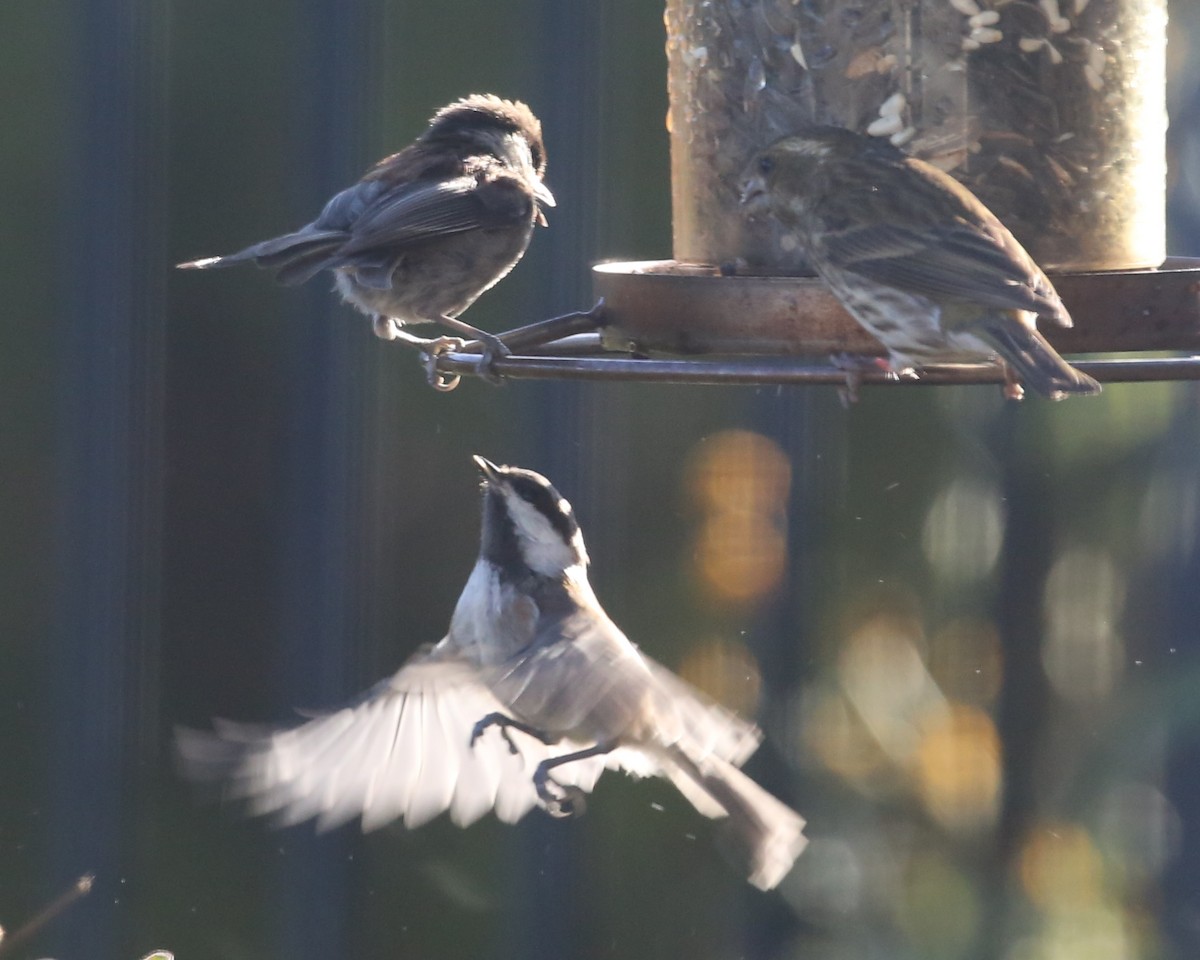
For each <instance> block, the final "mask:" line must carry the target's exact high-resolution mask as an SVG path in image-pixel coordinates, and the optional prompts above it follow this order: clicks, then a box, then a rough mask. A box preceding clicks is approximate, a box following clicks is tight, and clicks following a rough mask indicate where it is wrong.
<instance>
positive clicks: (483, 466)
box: [471, 454, 500, 480]
mask: <svg viewBox="0 0 1200 960" xmlns="http://www.w3.org/2000/svg"><path fill="white" fill-rule="evenodd" d="M471 459H472V460H474V461H475V466H477V467H478V468H479V472H480V473H481V474H482V475H483V479H484V480H495V479H496V477H497V476H498V475H499V473H500V468H499V467H498V466H496V465H495V464H494V463H492V461H491V460H488V459H487V458H486V457H481V456H479V455H478V454H477V455H475V456H473V457H472V458H471Z"/></svg>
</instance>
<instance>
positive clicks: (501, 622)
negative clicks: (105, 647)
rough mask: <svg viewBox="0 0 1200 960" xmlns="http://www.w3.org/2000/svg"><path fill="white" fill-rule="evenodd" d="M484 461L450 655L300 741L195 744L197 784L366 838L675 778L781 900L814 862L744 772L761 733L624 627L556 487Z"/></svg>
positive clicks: (417, 663) (304, 731) (333, 716)
mask: <svg viewBox="0 0 1200 960" xmlns="http://www.w3.org/2000/svg"><path fill="white" fill-rule="evenodd" d="M475 462H476V465H477V466H478V467H479V471H480V473H481V475H482V477H483V530H482V536H481V540H480V548H479V557H478V559H477V560H476V562H475V567H474V569H473V570H472V571H471V575H470V577H469V578H468V579H467V583H466V586H464V587H463V591H462V594H461V595H460V596H459V599H458V603H457V605H456V606H455V608H454V615H453V616H452V617H451V619H450V629H449V631H448V632H447V634H446V636H445V637H444V638H443V639H442V640H441V642H439V643H438V644H436V645H435V646H429V647H426V648H424V649H422V650H420V651H418V652H417V653H416V654H414V655H413V656H412V657H411V658H410V659H409V660H408V662H407V663H406V664H405V665H404V666H402V667H401V668H400V670H399V671H398V672H397V673H396V674H395V675H394V676H392V677H389V678H387V679H385V680H382V681H380V682H379V683H377V684H376V685H375V686H374V687H372V688H371V689H370V690H368V691H367V692H366V693H365V694H363V695H362V696H361V697H360V698H358V699H357V700H356V701H355V702H353V703H351V704H350V705H349V706H347V707H344V708H343V709H341V710H337V711H334V712H332V713H329V714H325V715H323V716H319V717H317V718H315V719H312V720H310V721H309V722H307V723H305V724H302V725H300V726H298V727H294V728H292V729H289V730H279V731H274V732H271V731H264V730H261V729H254V728H247V727H242V726H238V725H236V724H228V723H226V724H222V725H220V726H218V729H217V735H215V736H214V735H212V734H205V733H199V732H196V731H190V730H183V731H180V732H179V739H178V747H179V755H180V758H181V760H182V762H183V769H184V772H185V773H186V774H187V775H189V776H190V777H192V778H194V779H198V780H210V781H214V780H215V781H217V782H222V783H225V784H226V785H227V786H228V789H229V790H230V791H231V792H232V794H233V795H234V796H235V797H240V798H242V799H244V800H246V801H247V802H248V803H249V805H250V808H251V810H253V811H254V812H257V813H276V814H278V815H279V816H280V817H281V818H282V819H283V820H284V822H287V823H294V822H297V821H300V820H305V819H307V818H309V817H317V818H319V819H318V823H319V825H320V826H321V827H331V826H335V825H337V824H340V823H342V822H344V821H346V820H349V819H351V818H353V817H356V816H361V817H362V824H363V828H364V829H370V828H373V827H379V826H382V825H383V824H385V823H389V822H391V821H393V820H396V819H403V821H404V823H405V825H406V826H408V827H417V826H420V825H421V824H423V823H425V822H426V821H427V820H430V819H432V818H433V817H435V816H437V815H438V814H440V813H442V812H443V811H447V810H448V811H449V812H450V819H451V820H453V821H454V822H455V823H456V824H458V825H459V826H466V825H467V824H469V823H473V822H474V821H475V820H477V819H479V818H480V817H482V816H483V815H484V814H485V813H487V812H488V811H490V810H495V812H496V816H497V817H499V818H500V819H501V820H503V821H505V822H508V823H512V822H515V821H516V820H518V819H520V818H521V817H522V816H524V815H525V814H526V813H527V812H528V811H529V810H530V809H531V808H532V807H533V806H534V805H535V804H540V805H541V806H542V807H543V808H544V809H545V810H547V811H548V812H549V813H551V814H552V815H555V816H568V815H571V814H575V813H579V812H581V811H582V807H583V800H584V793H585V792H586V791H590V790H591V789H592V786H593V785H594V784H595V782H596V779H597V777H599V776H600V774H601V772H602V771H603V770H604V768H605V767H610V768H613V769H622V770H625V771H626V772H628V773H631V774H634V775H637V776H661V777H666V778H667V779H669V780H670V781H671V782H672V783H673V784H674V785H675V786H676V787H677V788H678V789H679V791H680V792H681V793H682V794H683V796H684V797H685V798H686V799H687V800H688V801H689V802H690V803H691V804H692V806H694V807H695V808H696V810H697V811H699V812H700V813H701V814H703V815H704V816H706V817H713V818H719V819H720V820H721V821H722V831H721V836H722V838H723V839H724V840H725V841H726V843H725V844H724V852H725V853H726V854H728V855H729V856H730V857H731V858H732V859H733V860H734V861H735V863H736V864H737V866H738V867H739V868H740V869H742V870H744V871H745V872H746V876H747V877H748V879H749V881H750V882H751V883H752V884H754V885H755V886H756V887H759V888H760V889H763V890H768V889H770V888H772V887H774V886H776V885H777V884H778V883H779V882H780V880H782V879H783V877H784V876H785V875H786V874H787V872H788V871H789V870H791V868H792V863H793V862H794V861H795V859H796V857H797V856H799V854H800V851H801V850H803V849H804V845H805V842H806V841H805V837H804V832H803V828H804V820H803V818H801V817H800V816H799V814H797V813H796V812H795V811H794V810H792V809H790V808H789V807H788V806H786V805H785V804H783V803H782V802H781V801H779V800H777V799H776V798H775V797H774V796H772V795H771V794H770V793H768V792H767V791H766V790H764V789H763V788H762V787H760V786H759V785H758V784H757V783H755V782H754V781H753V780H752V779H750V777H748V776H747V775H746V774H744V773H743V772H742V771H741V770H740V769H739V768H740V767H741V765H742V764H743V763H745V762H746V760H747V758H749V756H750V755H751V754H752V753H754V751H755V749H756V748H757V747H758V744H759V741H760V740H761V734H760V732H759V730H758V728H757V727H755V726H754V725H753V724H751V723H747V722H746V721H745V720H742V719H740V718H739V717H737V716H735V715H734V714H732V713H730V712H729V711H728V710H725V709H724V708H723V707H721V706H719V705H718V704H716V703H714V702H712V701H711V700H709V699H708V698H707V697H705V696H704V694H702V693H700V692H699V691H698V690H696V689H694V688H693V687H692V686H690V685H689V684H688V683H686V682H685V681H684V680H682V679H681V678H680V677H678V676H676V675H675V674H674V673H672V672H671V671H670V670H668V669H667V668H666V667H664V666H662V665H661V664H658V663H656V662H655V661H654V660H652V659H651V658H650V657H648V656H646V655H645V654H644V653H642V652H641V651H640V650H639V649H638V648H637V647H636V646H634V644H633V643H631V642H630V641H629V639H628V638H627V637H626V636H625V634H624V633H622V632H621V630H620V628H619V627H617V625H616V624H615V623H613V621H612V620H611V619H609V616H608V614H607V613H606V612H605V611H604V608H603V607H602V606H601V605H600V601H599V600H597V599H596V595H595V593H593V592H592V588H591V585H590V584H589V582H588V575H587V566H588V556H587V550H586V549H585V547H584V544H583V533H582V531H581V530H580V528H579V523H578V521H577V520H576V519H575V514H574V512H573V511H572V509H571V505H570V504H569V503H568V502H567V501H566V500H565V499H563V497H562V495H561V494H559V492H558V491H557V490H556V489H555V488H554V486H553V485H552V484H551V483H550V481H549V480H547V479H546V478H545V477H543V476H542V475H541V474H538V473H534V472H533V471H532V470H523V469H521V468H520V467H501V466H497V465H496V464H494V463H491V462H490V461H488V460H485V459H483V458H482V457H476V458H475ZM493 727H496V728H497V729H496V730H495V731H493V730H492V729H491V728H493Z"/></svg>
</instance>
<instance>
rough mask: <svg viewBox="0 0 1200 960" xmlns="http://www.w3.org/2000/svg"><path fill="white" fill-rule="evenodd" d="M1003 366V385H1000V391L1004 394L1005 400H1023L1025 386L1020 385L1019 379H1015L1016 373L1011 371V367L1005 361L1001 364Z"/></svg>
mask: <svg viewBox="0 0 1200 960" xmlns="http://www.w3.org/2000/svg"><path fill="white" fill-rule="evenodd" d="M1002 366H1003V368H1004V386H1003V387H1001V392H1002V393H1003V394H1004V399H1005V400H1024V399H1025V388H1024V387H1023V386H1021V381H1020V380H1018V379H1017V375H1016V374H1015V373H1014V372H1013V368H1012V367H1010V366H1009V365H1008V364H1007V363H1005V364H1002Z"/></svg>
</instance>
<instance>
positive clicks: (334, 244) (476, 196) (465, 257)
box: [179, 94, 554, 356]
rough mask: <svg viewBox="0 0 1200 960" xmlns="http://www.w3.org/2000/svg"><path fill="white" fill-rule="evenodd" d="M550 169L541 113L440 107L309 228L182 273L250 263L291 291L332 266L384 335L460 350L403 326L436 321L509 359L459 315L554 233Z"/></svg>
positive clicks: (341, 286)
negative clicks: (539, 230)
mask: <svg viewBox="0 0 1200 960" xmlns="http://www.w3.org/2000/svg"><path fill="white" fill-rule="evenodd" d="M545 172H546V147H545V144H544V143H543V142H542V125H541V123H539V122H538V119H537V117H535V116H534V115H533V113H532V111H530V109H529V107H527V106H526V105H525V104H523V103H520V102H518V101H513V100H501V99H500V98H499V97H495V96H492V95H490V94H474V95H472V96H469V97H466V98H465V99H463V100H459V101H457V102H455V103H452V104H450V105H449V106H446V107H443V108H442V109H441V110H439V111H438V112H437V113H436V114H434V116H433V119H432V120H430V121H429V127H428V129H426V131H425V132H424V133H422V134H421V135H420V136H419V137H418V138H417V139H416V141H415V142H414V143H413V144H411V145H410V146H408V147H405V148H404V149H403V150H401V151H400V152H399V153H396V154H393V155H392V156H390V157H385V158H384V159H383V160H380V161H379V162H378V163H377V164H375V166H374V167H372V168H371V169H370V170H368V171H367V173H366V174H365V175H364V176H363V178H362V179H361V180H359V181H358V183H356V184H354V186H352V187H348V188H347V189H345V190H343V191H342V192H341V193H339V194H337V195H336V196H335V197H334V198H333V199H331V200H330V201H329V202H328V203H327V204H326V205H325V209H324V210H322V211H321V214H320V216H318V217H317V219H316V220H314V221H313V222H312V223H310V224H308V225H307V226H304V227H301V228H300V229H299V230H297V231H295V232H294V233H288V234H284V235H283V236H281V237H275V238H274V239H272V240H264V241H263V242H262V243H256V244H255V245H254V246H252V247H247V248H246V249H245V250H240V251H238V252H237V253H232V254H229V255H228V256H224V257H206V258H204V259H202V260H193V261H190V262H188V263H181V264H179V266H180V268H182V269H185V270H207V269H209V268H211V267H227V266H231V265H232V264H236V263H243V262H245V261H248V260H250V261H253V262H254V263H256V264H258V265H259V266H260V267H265V268H267V269H269V270H274V271H275V279H276V280H278V281H279V282H280V283H283V284H286V285H288V286H292V285H294V284H300V283H303V282H304V281H306V280H309V279H311V278H312V277H313V276H315V275H316V274H317V273H319V272H320V271H322V270H325V269H330V270H333V272H334V277H335V283H336V285H337V289H338V291H339V292H340V293H341V295H342V297H343V299H345V300H346V301H348V302H349V303H351V304H353V305H354V306H355V307H357V308H358V309H359V310H361V311H362V312H363V313H365V314H367V315H368V316H369V317H371V320H372V323H373V325H374V329H375V334H376V335H377V336H379V337H381V338H382V339H384V340H395V339H399V340H403V341H405V342H407V343H410V344H412V345H414V346H417V347H419V348H421V349H423V350H427V351H432V352H434V353H437V352H441V351H444V350H447V349H451V348H453V347H457V346H459V343H458V341H456V340H454V339H452V338H447V337H442V338H438V339H432V340H431V339H425V338H422V337H417V336H414V335H413V334H411V333H409V332H407V331H406V330H404V329H403V328H404V327H405V326H407V325H409V324H414V323H425V322H436V323H440V324H442V325H443V326H445V327H449V328H450V329H451V330H453V331H455V332H456V333H459V334H462V335H464V336H466V337H470V338H472V339H476V340H480V341H483V342H484V343H485V344H486V346H487V353H488V356H503V355H505V354H506V353H507V352H508V351H507V349H506V348H505V347H504V345H503V343H502V342H501V341H500V340H499V339H498V338H497V337H495V336H493V335H492V334H490V333H485V332H484V331H482V330H479V329H477V328H475V327H473V326H471V325H470V324H468V323H464V322H463V321H462V320H459V319H458V315H459V314H460V313H462V312H463V311H464V310H466V309H467V307H469V306H470V305H471V304H472V303H474V302H475V299H476V298H477V297H478V296H479V295H480V294H481V293H483V291H485V290H487V289H488V288H489V287H491V286H492V285H493V284H494V283H496V282H497V281H499V280H501V279H502V278H503V277H504V276H505V275H506V274H507V273H508V271H509V270H511V269H512V268H513V266H515V265H516V263H517V261H518V260H520V259H521V257H522V255H523V254H524V253H525V248H526V247H528V246H529V240H530V237H531V236H532V235H533V227H534V224H541V225H543V226H545V224H546V218H545V216H544V215H543V214H542V209H541V208H542V207H552V206H554V196H553V195H552V194H551V193H550V191H549V189H547V187H546V185H545V184H544V183H543V182H542V177H543V175H544V174H545Z"/></svg>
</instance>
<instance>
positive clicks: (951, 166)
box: [437, 0, 1200, 384]
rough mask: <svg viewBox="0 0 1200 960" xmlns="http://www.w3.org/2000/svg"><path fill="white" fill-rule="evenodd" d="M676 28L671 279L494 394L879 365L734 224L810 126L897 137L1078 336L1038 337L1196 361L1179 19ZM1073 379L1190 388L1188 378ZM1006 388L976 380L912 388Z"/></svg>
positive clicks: (889, 9) (1029, 5) (663, 276)
mask: <svg viewBox="0 0 1200 960" xmlns="http://www.w3.org/2000/svg"><path fill="white" fill-rule="evenodd" d="M665 23H666V33H667V41H666V48H667V60H668V88H669V93H670V110H669V114H668V118H667V126H668V130H669V131H670V137H671V186H672V204H673V220H674V231H673V245H674V251H673V253H674V259H672V260H664V261H655V262H643V263H607V264H601V265H599V266H597V267H596V268H595V271H594V278H595V286H596V290H597V293H598V294H600V295H601V296H602V297H603V299H604V307H603V310H602V311H600V312H599V313H598V314H597V313H590V314H582V315H577V317H576V320H575V322H574V323H572V322H571V321H568V323H567V327H566V329H567V330H568V331H575V330H581V331H582V330H586V329H587V326H588V324H589V322H590V321H592V320H595V319H596V318H597V316H598V318H599V324H600V330H599V332H598V333H597V332H592V333H586V332H584V333H580V334H576V335H574V336H570V337H567V338H566V339H559V340H556V341H555V342H553V343H550V344H542V345H539V346H536V347H534V348H532V349H529V350H528V351H527V352H528V353H529V354H531V355H529V356H512V357H507V358H504V359H502V360H499V361H497V363H496V370H497V371H498V372H500V373H501V374H503V375H505V376H524V377H555V376H569V377H588V378H596V379H607V378H617V379H648V380H673V381H685V382H718V383H720V382H750V383H762V382H802V383H803V382H808V383H812V382H830V383H838V382H841V381H842V380H843V379H844V374H843V373H842V372H840V371H839V370H837V369H835V368H833V367H830V366H828V365H827V364H824V363H821V362H816V361H815V359H814V358H822V357H824V356H827V355H828V354H830V353H862V354H877V355H878V354H882V353H883V348H882V346H881V345H880V344H879V343H878V342H876V341H875V340H874V338H872V337H871V336H870V334H868V333H866V332H865V331H864V330H863V329H862V328H861V327H859V325H858V324H857V323H856V322H855V321H854V320H853V319H852V318H851V317H850V316H849V315H848V314H846V313H845V311H844V310H843V309H842V308H841V306H840V305H839V304H838V303H837V301H836V300H835V299H834V298H833V296H832V294H831V293H830V292H829V291H828V290H827V289H826V288H825V286H824V284H822V283H821V282H820V281H819V280H818V279H816V278H815V277H813V276H812V275H811V271H809V269H808V267H807V264H806V263H805V260H804V252H803V250H802V249H801V247H800V245H799V244H798V243H797V241H796V238H795V237H794V236H792V235H791V234H790V233H789V232H788V231H787V228H786V227H783V226H781V225H779V224H778V223H776V222H774V221H771V220H759V221H749V220H747V219H746V218H745V217H744V216H743V215H742V211H741V209H740V207H739V198H738V192H737V179H738V175H739V173H740V171H741V170H742V169H743V167H744V166H745V163H746V162H747V159H748V158H749V157H750V156H751V155H752V154H753V153H754V152H755V151H756V150H757V149H759V148H761V147H762V146H764V145H766V144H768V143H770V142H772V141H774V140H776V139H778V138H779V137H782V136H785V135H787V134H789V133H792V132H795V131H797V130H799V129H801V128H802V127H804V126H806V125H810V124H814V123H818V124H832V125H836V126H841V127H846V128H849V129H851V130H855V131H858V132H860V133H865V134H867V135H870V136H876V137H881V138H886V139H888V140H889V141H891V142H892V143H893V144H895V145H897V146H899V147H901V148H902V149H904V150H905V151H907V152H909V153H910V154H912V155H914V156H917V157H920V158H921V159H923V160H925V161H927V162H929V163H932V164H934V165H935V166H938V167H940V168H941V169H943V170H945V171H946V172H948V173H949V174H950V175H952V176H954V177H955V178H957V179H958V180H959V181H960V182H962V183H963V184H964V185H965V186H966V187H968V188H969V189H970V190H971V191H972V192H973V193H975V194H976V195H977V196H978V197H979V198H980V199H981V200H982V201H983V202H984V203H985V204H986V205H987V206H988V207H990V208H991V210H992V211H993V212H994V213H996V215H997V216H999V218H1000V219H1001V220H1002V221H1003V222H1004V223H1005V225H1006V226H1008V227H1009V229H1010V230H1012V231H1013V233H1014V234H1015V235H1016V237H1017V239H1018V240H1019V241H1020V242H1021V243H1022V245H1023V246H1025V248H1026V249H1027V250H1028V251H1029V252H1030V254H1031V255H1032V256H1033V258H1034V259H1035V260H1037V261H1038V263H1039V264H1041V266H1042V267H1043V269H1045V270H1046V271H1047V272H1048V273H1049V275H1050V277H1051V279H1052V281H1053V282H1054V284H1055V287H1056V288H1057V290H1058V292H1059V293H1060V294H1061V295H1062V298H1063V300H1064V302H1065V303H1066V306H1067V309H1068V310H1069V311H1070V313H1071V315H1072V316H1073V317H1074V319H1075V322H1076V326H1075V328H1074V329H1073V330H1065V331H1057V330H1044V331H1043V332H1044V333H1046V334H1047V335H1048V337H1049V338H1050V340H1051V341H1052V343H1053V344H1054V345H1055V346H1056V347H1057V348H1058V349H1059V350H1060V351H1062V352H1065V353H1072V354H1076V353H1113V352H1134V353H1137V352H1145V351H1187V352H1197V351H1200V297H1198V295H1197V293H1198V291H1200V260H1182V259H1167V258H1166V251H1165V223H1164V218H1165V183H1166V163H1165V132H1166V110H1165V46H1166V0H916V2H914V0H854V2H850V0H668V3H667V7H666V17H665ZM560 329H561V328H560ZM526 340H528V338H526ZM518 342H521V338H520V337H518ZM618 353H621V354H624V358H618V357H617V356H616V354H618ZM533 354H539V355H537V356H535V355H533ZM437 366H438V369H439V371H441V372H443V373H445V374H451V373H471V372H475V371H476V370H477V369H478V367H479V359H478V356H477V355H472V354H469V353H455V354H448V355H445V356H444V357H442V358H440V359H439V360H438V362H437ZM1077 366H1079V367H1080V369H1082V370H1084V371H1085V372H1087V373H1089V374H1091V375H1092V376H1094V377H1096V378H1097V379H1100V380H1144V379H1195V378H1200V360H1197V359H1193V358H1191V357H1177V358H1167V359H1162V358H1157V359H1149V358H1137V357H1134V358H1126V359H1123V360H1119V361H1118V360H1111V359H1103V360H1091V361H1082V362H1078V363H1077ZM885 380H886V376H885V374H884V373H883V372H882V371H881V372H880V373H879V374H878V376H872V375H868V376H867V377H866V378H865V380H864V382H883V381H885ZM1000 380H1001V372H1000V371H999V370H998V369H995V368H991V367H987V366H978V367H958V368H953V369H950V368H945V369H940V370H938V369H934V370H926V371H925V373H924V374H923V375H922V377H921V380H920V381H918V382H920V383H924V384H929V383H950V382H953V383H962V382H991V381H996V382H999V381H1000ZM901 382H903V381H901ZM910 382H911V381H910Z"/></svg>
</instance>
